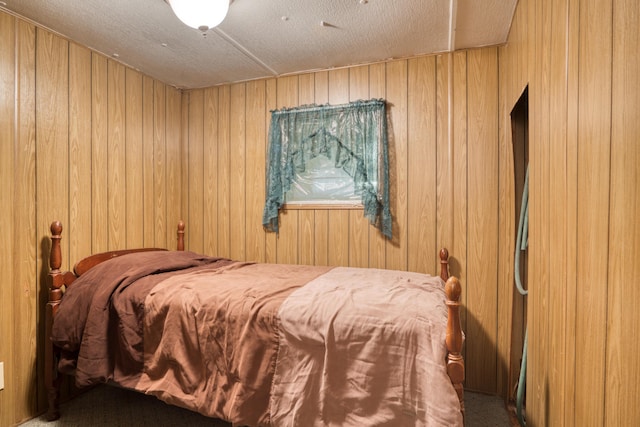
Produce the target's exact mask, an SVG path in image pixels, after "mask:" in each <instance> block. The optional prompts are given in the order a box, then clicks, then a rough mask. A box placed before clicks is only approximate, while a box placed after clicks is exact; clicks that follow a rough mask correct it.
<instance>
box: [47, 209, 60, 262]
mask: <svg viewBox="0 0 640 427" xmlns="http://www.w3.org/2000/svg"><path fill="white" fill-rule="evenodd" d="M50 230H51V252H50V253H49V268H50V269H51V271H59V270H60V266H61V265H62V250H61V249H60V239H61V236H60V235H61V234H62V223H61V222H60V221H53V222H52V223H51V227H50Z"/></svg>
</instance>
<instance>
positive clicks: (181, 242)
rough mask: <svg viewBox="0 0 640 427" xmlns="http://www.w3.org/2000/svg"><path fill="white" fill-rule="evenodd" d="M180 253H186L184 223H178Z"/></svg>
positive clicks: (181, 221)
mask: <svg viewBox="0 0 640 427" xmlns="http://www.w3.org/2000/svg"><path fill="white" fill-rule="evenodd" d="M177 249H178V250H179V251H184V221H183V220H180V221H178V248H177Z"/></svg>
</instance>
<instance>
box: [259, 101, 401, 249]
mask: <svg viewBox="0 0 640 427" xmlns="http://www.w3.org/2000/svg"><path fill="white" fill-rule="evenodd" d="M386 120H387V116H386V103H385V101H384V100H381V99H372V100H368V101H356V102H352V103H349V104H343V105H319V106H318V105H312V106H304V107H299V108H289V109H281V110H274V111H272V112H271V127H270V130H269V154H268V164H267V177H266V180H267V182H266V185H267V188H266V201H265V207H264V214H263V218H262V223H263V225H264V226H265V227H266V228H267V229H268V230H271V231H276V232H277V231H278V210H279V209H280V208H281V207H282V205H283V204H284V202H285V193H286V192H287V191H289V190H290V188H291V183H292V181H293V179H294V176H295V172H296V171H298V172H300V171H304V170H305V166H306V163H307V162H308V161H309V160H310V159H313V158H315V157H317V156H320V155H322V156H326V157H327V158H328V159H330V160H331V161H332V162H333V163H334V165H335V167H337V168H342V169H343V170H344V171H345V172H346V173H347V174H348V175H349V176H351V177H352V178H353V181H354V185H355V189H356V193H358V194H359V195H360V196H361V199H362V205H363V207H364V216H365V217H366V218H367V219H368V220H369V221H370V222H371V223H372V224H374V225H375V226H376V227H378V228H379V229H380V230H381V231H382V233H383V234H384V235H385V236H386V237H388V238H391V211H390V208H389V155H388V141H387V121H386Z"/></svg>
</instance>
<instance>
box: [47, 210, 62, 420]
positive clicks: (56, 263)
mask: <svg viewBox="0 0 640 427" xmlns="http://www.w3.org/2000/svg"><path fill="white" fill-rule="evenodd" d="M61 233H62V224H61V223H60V221H54V222H53V223H51V252H50V254H49V269H50V270H49V276H50V277H51V280H50V283H49V301H48V302H47V307H46V320H45V345H44V384H45V387H46V390H47V400H48V403H49V409H48V411H47V419H48V420H49V421H53V420H57V419H58V418H60V410H59V408H58V403H59V402H58V398H59V395H60V377H59V375H58V369H57V366H56V365H57V364H56V359H57V349H56V348H55V347H54V345H53V343H52V342H51V329H52V327H53V316H54V315H55V314H56V310H57V309H58V304H60V299H61V298H62V290H61V289H60V288H61V287H62V285H63V284H64V275H63V274H62V273H61V272H60V266H61V265H62V251H61V250H60V239H61V236H60V235H61Z"/></svg>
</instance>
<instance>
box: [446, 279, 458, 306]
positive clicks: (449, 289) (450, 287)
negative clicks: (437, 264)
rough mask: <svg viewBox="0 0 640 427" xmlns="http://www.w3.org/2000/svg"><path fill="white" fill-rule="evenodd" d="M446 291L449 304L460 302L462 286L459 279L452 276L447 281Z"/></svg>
mask: <svg viewBox="0 0 640 427" xmlns="http://www.w3.org/2000/svg"><path fill="white" fill-rule="evenodd" d="M444 291H445V293H446V294H447V302H449V301H452V302H460V295H461V294H462V285H460V281H459V280H458V278H457V277H455V276H452V277H450V278H449V279H448V280H447V283H446V285H445V286H444Z"/></svg>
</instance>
